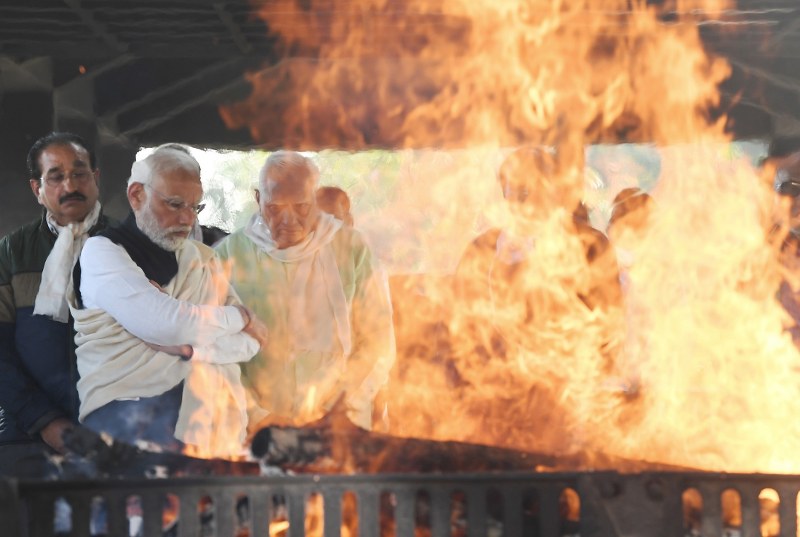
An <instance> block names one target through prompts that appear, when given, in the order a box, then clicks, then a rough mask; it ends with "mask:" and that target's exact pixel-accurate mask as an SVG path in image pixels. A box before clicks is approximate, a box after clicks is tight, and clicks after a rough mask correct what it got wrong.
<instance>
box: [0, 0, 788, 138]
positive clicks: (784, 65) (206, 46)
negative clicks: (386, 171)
mask: <svg viewBox="0 0 800 537" xmlns="http://www.w3.org/2000/svg"><path fill="white" fill-rule="evenodd" d="M264 3H267V4H268V3H269V1H268V0H267V1H266V2H264V1H262V2H259V4H264ZM305 3H308V2H305ZM305 3H304V2H303V1H298V3H297V6H298V7H297V8H296V9H298V10H300V9H304V8H303V5H305ZM650 3H651V4H659V5H661V7H663V6H668V5H669V2H665V1H663V0H661V1H651V2H650ZM698 4H701V5H702V4H703V3H702V2H698ZM709 4H712V2H709ZM253 6H254V3H253V2H249V1H248V0H225V1H214V0H136V1H123V0H36V1H35V2H30V1H27V0H6V1H5V2H3V3H2V5H1V6H0V97H2V96H5V97H6V98H5V99H4V101H5V102H4V106H3V111H5V112H6V115H7V116H10V117H13V116H14V112H13V111H9V108H14V109H18V108H19V107H20V106H21V107H23V108H25V107H28V108H30V107H35V108H40V106H37V104H36V102H37V100H36V99H32V98H30V97H27V98H26V97H22V96H21V95H20V94H25V93H26V92H40V93H42V94H47V93H50V95H51V97H52V99H51V100H52V104H50V106H51V107H52V111H51V113H52V116H53V125H54V126H60V125H66V126H70V125H71V124H72V123H71V119H81V120H83V121H88V122H93V123H94V124H95V125H96V127H97V129H98V131H99V132H101V133H102V134H103V135H104V136H110V137H119V138H121V139H125V140H126V141H127V142H129V143H131V144H133V145H152V144H157V143H161V142H166V141H174V140H180V141H183V142H186V143H190V144H196V145H200V146H208V147H246V146H250V145H253V141H252V140H251V139H250V136H249V134H248V132H247V131H246V130H239V131H232V130H229V129H226V128H225V127H224V125H223V123H222V121H221V119H220V117H219V113H218V105H219V104H220V103H225V102H232V101H235V100H237V99H241V98H243V97H244V96H246V95H247V94H248V92H249V90H250V87H249V84H248V83H247V82H246V81H245V79H244V78H243V73H245V72H246V71H248V70H255V69H258V68H263V67H264V66H265V65H269V64H270V63H275V62H277V61H278V60H279V59H280V57H281V56H282V55H286V54H287V53H286V51H281V50H280V48H281V45H280V42H279V40H278V38H277V37H275V36H274V35H272V34H271V33H270V31H269V28H267V26H266V25H265V23H264V22H263V21H262V20H261V19H259V18H258V17H256V16H255V15H254V14H253ZM331 8H332V9H335V3H332V4H331ZM671 13H672V12H671V11H670V10H669V9H667V10H666V11H665V13H664V15H663V19H664V22H665V24H669V22H670V17H671V16H672V15H671ZM716 19H717V20H714V21H706V22H704V23H702V25H701V27H700V32H701V35H702V37H703V40H704V42H705V43H706V45H707V47H708V49H709V50H710V51H712V52H714V53H717V54H720V55H722V56H724V57H726V58H727V59H728V60H729V61H730V62H731V64H732V66H733V68H734V70H733V75H732V76H731V78H730V79H729V80H728V81H726V82H725V83H724V84H723V87H722V90H723V95H724V96H725V99H726V102H725V103H724V107H723V108H725V109H726V110H729V111H730V115H731V117H732V118H733V120H732V122H731V129H732V130H733V132H734V133H735V135H736V136H737V137H739V138H746V137H753V136H759V137H764V136H770V135H772V134H774V133H775V132H776V131H797V130H800V98H799V97H800V75H798V73H800V3H797V2H796V1H795V0H761V1H747V0H739V2H738V6H737V8H736V9H730V10H727V11H725V12H724V13H723V14H722V16H721V17H716ZM732 30H733V31H732ZM45 100H46V98H45V97H44V96H42V98H41V99H39V101H41V102H42V103H43V102H44V101H45ZM734 103H735V104H734ZM45 107H46V106H45ZM6 119H7V120H8V118H6ZM34 123H41V122H36V121H34ZM37 126H38V125H37ZM23 130H28V129H27V128H23ZM37 134H38V133H37ZM274 142H275V145H280V141H279V140H276V141H274ZM378 144H380V140H378Z"/></svg>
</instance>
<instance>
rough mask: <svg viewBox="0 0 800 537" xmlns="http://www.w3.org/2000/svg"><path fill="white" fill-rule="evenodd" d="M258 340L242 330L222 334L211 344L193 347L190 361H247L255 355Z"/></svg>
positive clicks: (232, 362) (228, 362)
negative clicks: (235, 332)
mask: <svg viewBox="0 0 800 537" xmlns="http://www.w3.org/2000/svg"><path fill="white" fill-rule="evenodd" d="M258 349H259V344H258V341H256V340H255V338H253V337H250V336H249V335H248V334H245V333H244V332H240V333H238V334H231V335H227V336H222V337H220V338H219V339H217V341H216V342H214V344H213V345H209V346H204V347H195V348H194V353H193V354H192V361H196V362H208V363H211V364H235V363H239V362H247V361H249V360H250V358H252V357H253V356H255V355H256V353H257V352H258Z"/></svg>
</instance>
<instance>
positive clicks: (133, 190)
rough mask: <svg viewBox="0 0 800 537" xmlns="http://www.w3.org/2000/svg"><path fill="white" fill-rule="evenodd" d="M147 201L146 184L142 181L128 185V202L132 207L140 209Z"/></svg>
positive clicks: (136, 209) (135, 209)
mask: <svg viewBox="0 0 800 537" xmlns="http://www.w3.org/2000/svg"><path fill="white" fill-rule="evenodd" d="M145 201H147V194H145V193H144V185H143V184H142V183H131V184H130V185H128V203H130V205H131V209H133V210H134V211H138V210H139V209H141V208H142V206H143V205H144V203H145Z"/></svg>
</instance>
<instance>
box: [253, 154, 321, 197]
mask: <svg viewBox="0 0 800 537" xmlns="http://www.w3.org/2000/svg"><path fill="white" fill-rule="evenodd" d="M298 179H303V180H305V179H311V181H312V184H313V186H314V188H316V187H317V186H318V185H319V168H317V165H316V164H314V162H313V161H312V160H311V159H310V158H308V157H306V156H303V155H302V154H300V153H298V152H296V151H275V152H274V153H272V154H271V155H270V156H269V157H268V158H267V160H266V162H264V166H263V167H262V168H261V177H260V180H259V188H264V187H265V186H266V182H267V181H268V180H270V181H273V182H280V181H286V180H292V181H296V180H298Z"/></svg>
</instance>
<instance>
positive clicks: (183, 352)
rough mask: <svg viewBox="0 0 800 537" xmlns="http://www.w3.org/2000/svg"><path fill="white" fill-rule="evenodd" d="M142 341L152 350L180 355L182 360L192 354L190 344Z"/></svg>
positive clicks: (188, 358)
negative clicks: (158, 343) (159, 343)
mask: <svg viewBox="0 0 800 537" xmlns="http://www.w3.org/2000/svg"><path fill="white" fill-rule="evenodd" d="M144 343H145V345H147V346H148V347H150V348H151V349H153V350H154V351H158V352H165V353H167V354H172V355H174V356H180V357H181V358H183V359H184V360H190V359H191V358H192V355H193V354H194V349H193V348H192V346H191V345H156V344H155V343H147V342H146V341H145V342H144Z"/></svg>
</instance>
